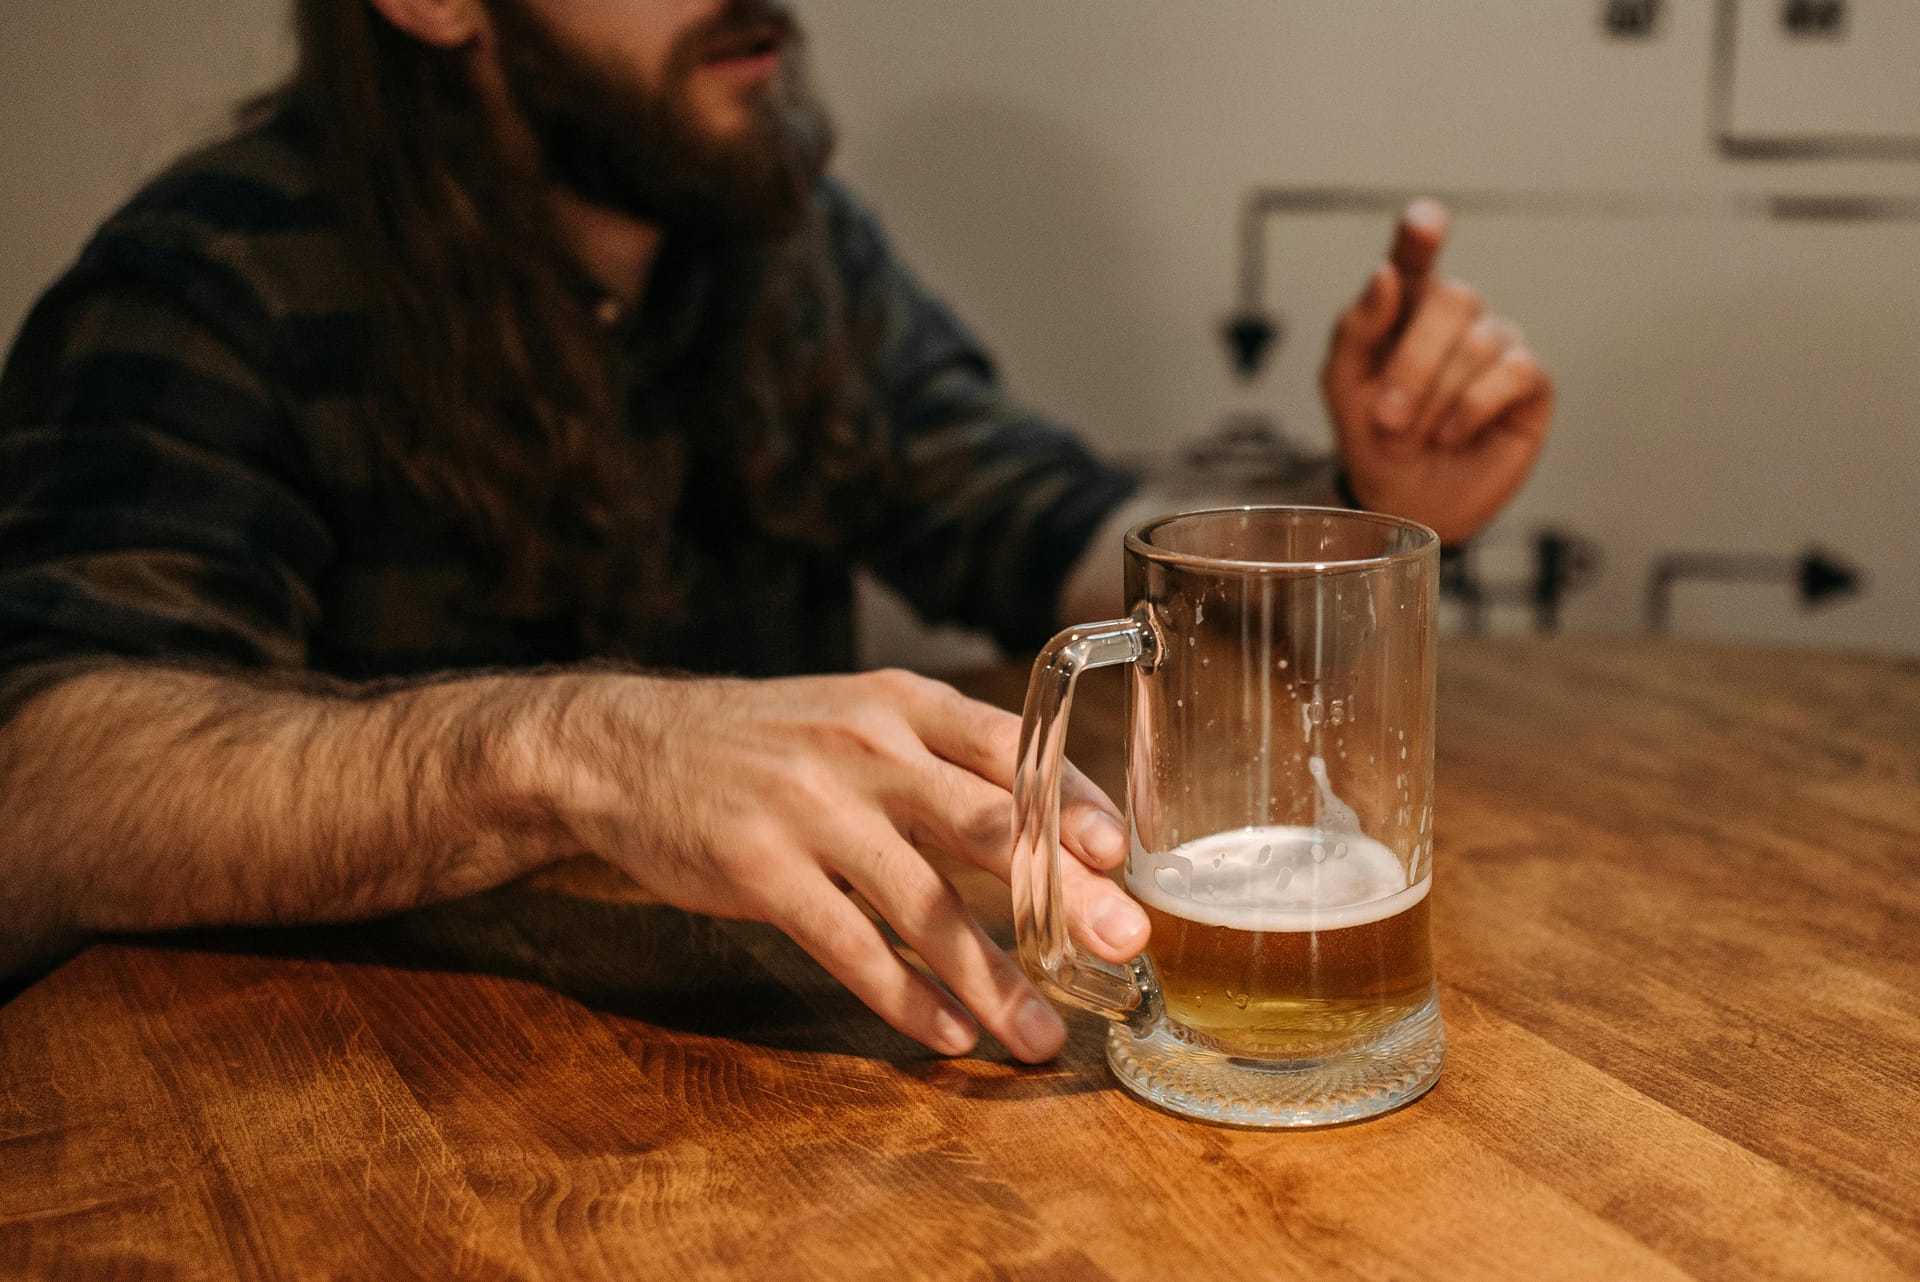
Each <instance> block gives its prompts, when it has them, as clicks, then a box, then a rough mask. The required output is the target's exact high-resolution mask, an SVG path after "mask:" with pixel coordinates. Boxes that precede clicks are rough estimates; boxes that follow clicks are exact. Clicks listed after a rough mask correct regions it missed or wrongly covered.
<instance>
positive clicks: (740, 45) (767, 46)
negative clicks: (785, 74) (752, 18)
mask: <svg viewBox="0 0 1920 1282" xmlns="http://www.w3.org/2000/svg"><path fill="white" fill-rule="evenodd" d="M786 43H787V33H786V32H785V31H784V30H782V29H780V28H778V27H772V26H765V27H760V28H758V29H756V30H753V31H745V32H740V33H738V34H732V35H728V36H724V37H722V38H720V39H718V40H716V41H714V43H713V47H712V48H710V49H709V50H708V51H707V56H706V57H705V58H704V59H702V61H704V62H707V63H717V62H756V61H759V60H761V59H765V58H772V59H775V60H778V59H779V57H780V51H781V49H782V48H784V47H785V46H786Z"/></svg>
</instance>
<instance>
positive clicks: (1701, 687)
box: [0, 641, 1920, 1280]
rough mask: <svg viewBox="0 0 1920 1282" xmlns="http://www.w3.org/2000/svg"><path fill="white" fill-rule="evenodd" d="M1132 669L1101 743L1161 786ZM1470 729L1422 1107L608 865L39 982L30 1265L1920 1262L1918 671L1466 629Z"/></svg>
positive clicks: (10, 1169)
mask: <svg viewBox="0 0 1920 1282" xmlns="http://www.w3.org/2000/svg"><path fill="white" fill-rule="evenodd" d="M1024 676H1025V674H1024V672H1021V671H1019V670H1016V669H1014V668H1008V669H1004V670H999V671H995V672H990V673H983V674H981V675H980V676H979V677H978V679H976V680H973V681H971V682H968V683H967V685H968V688H969V689H971V690H972V691H973V692H975V693H978V694H980V695H982V696H983V697H990V698H993V699H996V700H997V701H999V702H1001V703H1003V704H1010V705H1012V704H1017V700H1018V697H1019V694H1020V692H1021V689H1022V686H1023V685H1024ZM1122 690H1123V686H1122V683H1121V680H1120V679H1119V678H1118V677H1117V676H1115V674H1111V673H1095V674H1092V676H1090V677H1089V678H1088V680H1087V682H1086V684H1085V686H1084V688H1083V692H1082V695H1081V698H1080V701H1079V707H1078V709H1077V712H1076V725H1075V734H1074V738H1073V752H1074V754H1075V756H1076V758H1077V759H1078V760H1080V761H1081V762H1082V764H1083V765H1085V766H1086V767H1087V768H1088V769H1089V771H1090V773H1092V774H1093V775H1094V776H1095V778H1096V779H1098V780H1099V781H1100V782H1101V783H1102V784H1104V785H1105V786H1107V787H1108V788H1109V789H1110V790H1112V791H1114V792H1115V793H1116V795H1118V785H1119V783H1120V777H1119V776H1120V772H1121V768H1122V762H1121V757H1120V748H1119V745H1120V743H1121V735H1120V726H1121V720H1122V708H1121V694H1122ZM1440 726H1441V735H1440V746H1439V821H1438V830H1437V846H1436V851H1437V853H1436V869H1437V874H1436V875H1437V879H1438V880H1437V889H1436V892H1435V895H1436V897H1435V912H1434V929H1435V952H1436V961H1437V965H1438V967H1439V970H1440V975H1441V988H1442V997H1441V1000H1442V1008H1443V1010H1444V1012H1445V1016H1446V1019H1447V1025H1448V1031H1449V1036H1450V1043H1451V1057H1450V1060H1449V1063H1448V1066H1447V1070H1446V1072H1445V1074H1444V1076H1443V1077H1442V1079H1441V1081H1440V1084H1439V1085H1438V1086H1437V1087H1436V1088H1435V1089H1434V1091H1433V1092H1432V1093H1431V1094H1430V1095H1429V1096H1427V1097H1426V1098H1425V1099H1424V1100H1422V1101H1420V1102H1419V1103H1417V1104H1415V1105H1413V1106H1412V1107H1410V1108H1407V1109H1404V1110H1402V1111H1400V1112H1398V1113H1395V1114H1392V1115H1389V1116H1387V1117H1384V1118H1380V1119H1377V1120H1375V1121H1371V1122H1366V1123H1362V1124H1358V1125H1354V1126H1348V1127H1341V1128H1335V1129H1331V1130H1326V1131H1320V1132H1313V1133H1300V1134H1262V1133H1257V1132H1243V1131H1232V1130H1221V1129H1215V1128H1210V1127H1206V1126H1201V1125H1197V1124H1194V1123H1191V1122H1187V1121H1183V1120H1180V1119H1177V1118H1173V1117H1170V1116H1167V1115H1165V1114H1162V1113H1159V1112H1156V1111H1154V1110H1151V1109H1148V1108H1145V1107H1143V1106H1141V1105H1139V1104H1137V1103H1135V1102H1134V1101H1132V1100H1131V1098H1130V1097H1127V1096H1126V1095H1124V1094H1123V1093H1122V1092H1121V1091H1120V1090H1119V1089H1118V1088H1117V1087H1116V1086H1115V1085H1114V1084H1113V1082H1112V1081H1111V1079H1110V1078H1109V1077H1108V1076H1107V1073H1106V1069H1105V1065H1104V1060H1103V1058H1102V1037H1103V1031H1102V1028H1101V1026H1100V1025H1099V1024H1098V1022H1097V1021H1093V1020H1091V1019H1076V1020H1075V1021H1074V1022H1073V1036H1072V1038H1071V1040H1070V1041H1069V1044H1068V1047H1067V1050H1066V1052H1065V1053H1064V1054H1063V1055H1062V1056H1061V1057H1060V1059H1059V1060H1058V1061H1056V1062H1055V1063H1053V1064H1051V1065H1047V1066H1045V1067H1042V1068H1033V1069H1030V1068H1023V1067H1020V1066H1018V1065H1015V1064H1013V1063H1011V1062H1010V1061H1009V1060H1008V1059H1007V1058H1006V1057H1005V1056H1004V1055H1002V1054H1000V1053H999V1052H998V1051H997V1050H996V1049H995V1048H992V1047H987V1048H985V1049H984V1050H983V1052H982V1054H980V1055H979V1056H977V1057H975V1058H970V1059H967V1060H960V1061H946V1060H941V1059H938V1058H935V1057H933V1056H931V1055H930V1054H927V1053H925V1052H923V1051H920V1050H919V1049H917V1048H916V1047H914V1046H913V1045H911V1044H910V1043H907V1042H905V1041H904V1040H902V1039H901V1038H899V1037H898V1036H897V1035H895V1034H894V1033H892V1032H891V1031H890V1030H888V1029H887V1028H886V1027H885V1026H884V1025H882V1024H881V1023H880V1022H879V1021H878V1020H877V1019H875V1018H873V1017H872V1016H870V1015H868V1014H867V1013H865V1012H864V1011H863V1010H862V1009H861V1008H860V1007H859V1005H858V1004H857V1003H855V1002H854V1001H853V1000H852V999H851V998H850V997H848V996H847V995H846V994H845V993H844V992H842V991H840V990H839V989H838V988H837V987H836V986H835V985H834V984H833V983H832V982H831V981H830V980H829V979H828V978H827V977H826V976H825V975H824V974H823V973H822V972H821V971H820V970H819V969H818V968H817V967H816V966H814V965H813V963H812V962H811V961H809V960H808V959H807V958H806V957H805V956H804V955H803V954H801V953H800V952H799V951H798V950H797V949H795V948H794V947H793V946H792V945H791V944H789V943H788V942H787V941H786V940H785V939H783V938H782V937H781V936H779V935H778V934H777V933H775V932H772V931H770V930H767V929H764V928H761V927H756V926H751V925H743V924H739V923H724V922H715V921H710V920H706V919H701V918H695V917H691V916H688V915H686V914H683V913H679V912H677V911H675V910H673V909H669V908H665V907H662V906H659V905H652V904H646V903H642V902H638V901H637V899H636V897H635V896H634V895H633V893H632V890H631V887H630V886H629V885H628V884H627V883H625V882H624V881H623V880H622V879H620V878H619V877H617V875H615V874H613V873H611V871H610V870H608V869H605V868H604V867H602V866H599V865H593V864H578V865H572V866H568V867H565V868H562V869H558V870H555V871H553V872H550V873H548V874H545V875H543V876H542V877H540V878H537V879H534V880H532V881H530V882H527V883H522V884H520V885H518V886H514V887H509V888H506V889H503V890H500V891H496V892H494V893H492V894H488V895H483V896H479V897H477V898H474V899H470V900H466V901H463V902H460V903H456V904H449V905H444V906H441V907H439V908H435V909H430V910H425V911H422V912H417V913H411V914H407V915H404V916H401V917H396V918H393V919H390V920H386V921H382V922H376V923H369V924H366V925H361V926H356V927H338V928H329V929H313V930H289V931H280V932H220V933H204V934H198V935H185V936H178V937H172V938H166V939H147V940H128V941H112V942H107V943H102V944H98V945H96V946H94V947H92V948H89V949H88V950H87V951H85V952H84V953H82V954H80V955H79V956H77V957H75V958H73V959H71V960H70V961H68V962H67V963H66V964H65V965H63V966H61V967H59V968H58V969H56V970H55V971H53V972H52V973H51V974H49V975H48V976H46V977H45V978H43V979H41V980H40V981H39V982H37V983H35V984H33V985H32V986H30V987H28V988H27V989H26V990H25V991H24V992H22V993H21V994H20V995H19V996H17V997H15V998H14V999H13V1000H12V1001H10V1002H8V1003H7V1004H6V1005H5V1006H3V1007H0V1276H7V1277H13V1276H20V1277H35V1278H40V1277H87V1278H121V1277H124V1278H182V1279H185V1278H235V1277H239V1278H319V1277H352V1278H372V1277H420V1278H428V1277H433V1278H450V1277H458V1278H535V1277H539V1278H656V1277H657V1278H674V1279H696V1278H769V1277H778V1278H830V1279H848V1278H899V1277H928V1278H955V1279H975V1278H978V1279H988V1278H998V1279H1049V1280H1054V1279H1067V1280H1071V1279H1132V1278H1140V1279H1147V1278H1153V1279H1162V1278H1165V1277H1167V1276H1188V1275H1192V1276H1220V1275H1226V1276H1232V1275H1234V1274H1238V1275H1240V1276H1246V1277H1259V1278H1266V1277H1288V1278H1290V1277H1300V1278H1396V1279H1412V1278H1430V1277H1431V1278H1441V1277H1471V1278H1540V1277H1553V1278H1588V1277H1591V1278H1596V1279H1599V1278H1607V1279H1615V1278H1621V1277H1631V1278H1687V1277H1693V1278H1739V1279H1748V1278H1841V1277H1844V1278H1899V1277H1915V1276H1920V663H1915V662H1913V661H1906V660H1895V659H1886V658H1871V657H1846V656H1832V655H1813V654H1805V653H1795V652H1788V651H1775V650H1758V649H1745V648H1736V647H1713V646H1697V645H1682V644H1656V643H1648V642H1639V641H1617V642H1610V641H1580V642H1573V641H1558V642H1551V643H1543V642H1537V641H1526V642H1478V643H1471V644H1465V643H1456V644H1450V645H1449V646H1448V647H1447V648H1446V649H1445V650H1444V651H1443V655H1442V668H1441V716H1440ZM949 871H950V872H951V874H952V875H953V876H954V877H955V880H956V881H957V882H958V883H959V884H960V885H961V887H962V890H963V892H964V893H965V894H966V895H967V896H968V899H969V901H970V902H971V903H973V904H974V905H975V907H976V910H977V911H979V912H980V913H981V914H982V916H983V917H984V918H985V919H986V920H987V921H988V922H989V924H990V925H991V926H992V928H993V929H994V930H995V931H996V933H997V935H998V936H999V938H1001V940H1002V941H1003V942H1008V910H1007V904H1006V891H1005V888H1004V887H1002V886H1000V885H999V884H998V883H996V882H994V881H993V880H992V879H991V878H989V877H986V876H985V875H984V874H978V873H970V872H968V871H966V870H962V869H950V870H949Z"/></svg>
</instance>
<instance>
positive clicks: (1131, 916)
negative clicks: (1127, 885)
mask: <svg viewBox="0 0 1920 1282" xmlns="http://www.w3.org/2000/svg"><path fill="white" fill-rule="evenodd" d="M1093 933H1094V934H1096V935H1098V936H1100V938H1101V940H1102V941H1103V942H1104V943H1105V944H1106V945H1107V946H1108V947H1109V948H1111V949H1113V950H1114V951H1115V952H1123V951H1132V952H1137V951H1139V948H1140V945H1141V944H1142V943H1143V942H1145V940H1146V937H1147V915H1146V914H1145V913H1143V912H1141V911H1140V905H1138V904H1136V903H1134V902H1133V901H1132V900H1131V899H1128V898H1127V897H1126V896H1125V895H1115V896H1113V897H1112V898H1110V899H1108V900H1107V902H1106V903H1104V904H1102V905H1100V907H1098V908H1096V909H1094V912H1093Z"/></svg>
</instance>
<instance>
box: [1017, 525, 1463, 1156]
mask: <svg viewBox="0 0 1920 1282" xmlns="http://www.w3.org/2000/svg"><path fill="white" fill-rule="evenodd" d="M1125 556H1126V600H1127V601H1128V602H1129V603H1130V604H1131V606H1132V609H1133V613H1132V614H1131V615H1130V616H1129V617H1127V618H1124V619H1113V620H1110V621H1108V622H1105V623H1089V624H1083V625H1081V626H1078V627H1073V628H1068V629H1067V630H1066V631H1064V632H1062V633H1060V634H1059V635H1058V636H1056V637H1055V638H1054V639H1053V641H1052V642H1051V643H1049V644H1048V646H1047V647H1046V649H1045V650H1043V651H1042V652H1041V654H1040V657H1039V659H1038V660H1037V661H1036V662H1035V664H1034V668H1033V678H1032V682H1031V684H1030V685H1029V687H1028V690H1027V700H1026V712H1025V716H1024V718H1023V724H1022V727H1021V743H1020V759H1019V764H1018V770H1017V775H1016V779H1015V783H1014V847H1013V903H1014V919H1015V924H1016V929H1017V932H1018V937H1019V950H1020V958H1021V961H1022V963H1023V964H1024V965H1025V967H1026V969H1027V971H1028V972H1029V973H1030V974H1031V975H1032V976H1033V977H1034V979H1035V981H1036V982H1037V983H1039V984H1040V986H1041V987H1042V988H1043V989H1044V990H1045V991H1046V992H1047V993H1048V994H1049V995H1050V996H1051V997H1053V998H1054V999H1056V1000H1057V1001H1061V1002H1064V1003H1068V1004H1071V1005H1074V1006H1079V1007H1083V1008H1085V1009H1087V1010H1091V1011H1094V1012H1097V1013H1098V1014H1101V1015H1104V1016H1106V1017H1107V1018H1108V1019H1109V1020H1111V1021H1113V1026H1112V1027H1111V1028H1110V1029H1109V1030H1108V1038H1107V1062H1108V1063H1109V1064H1110V1065H1111V1066H1112V1068H1113V1071H1114V1073H1115V1075H1116V1076H1118V1077H1119V1079H1120V1081H1121V1082H1122V1083H1123V1084H1124V1085H1125V1086H1126V1087H1127V1088H1128V1089H1129V1090H1131V1091H1133V1092H1134V1093H1135V1094H1136V1095H1139V1096H1140V1097H1141V1098H1143V1099H1146V1100H1148V1101H1150V1102H1152V1103H1154V1104H1157V1105H1159V1106H1161V1107H1163V1108H1166V1109H1168V1110H1170V1111H1172V1112H1175V1113H1182V1114H1186V1115H1188V1116H1192V1117H1197V1118H1203V1119H1206V1120H1208V1121H1214V1122H1224V1123H1229V1124H1233V1125H1239V1126H1274V1127H1278V1126H1316V1125H1322V1124H1326V1123H1331V1122H1344V1121H1351V1120H1354V1119H1357V1118H1362V1117H1370V1116H1372V1115H1374V1114H1376V1113H1380V1112H1384V1111H1386V1110H1387V1109H1390V1108H1394V1107H1396V1106H1397V1105H1399V1104H1402V1103H1405V1102H1406V1101H1408V1100H1411V1099H1414V1098H1416V1097H1418V1096H1419V1095H1420V1094H1422V1093H1423V1092H1424V1091H1426V1090H1427V1088H1428V1087H1430V1086H1432V1085H1433V1082H1434V1080H1435V1079H1436V1078H1437V1077H1438V1076H1439V1074H1440V1066H1441V1062H1442V1060H1443V1058H1444V1056H1445V1046H1446V1043H1445V1038H1444V1035H1443V1033H1442V1030H1441V1025H1440V1014H1439V1007H1438V1004H1437V1001H1436V994H1435V988H1434V977H1433V958H1432V952H1431V949H1430V946H1429V942H1428V929H1427V917H1428V912H1429V905H1430V902H1431V899H1430V896H1429V893H1428V892H1429V889H1430V887H1431V886H1432V880H1433V878H1432V873H1433V704H1434V614H1435V609H1436V586H1437V576H1438V565H1439V540H1438V539H1437V538H1436V537H1435V535H1434V533H1433V532H1432V531H1431V530H1428V529H1427V528H1425V527H1424V526H1421V525H1417V524H1415V523H1413V522H1411V521H1403V520H1399V519H1397V518H1395V517H1389V516H1379V515H1375V514H1372V513H1367V512H1350V511H1343V510H1336V509H1327V508H1297V507H1295V508H1289V507H1245V508H1229V509H1222V510H1216V511H1205V512H1190V513H1184V514H1179V515H1174V516H1165V517H1161V518H1159V519H1157V520H1152V521H1148V522H1146V523H1145V524H1143V525H1140V526H1137V527H1135V528H1134V529H1133V530H1132V531H1131V532H1130V533H1129V534H1128V535H1127V538H1126V552H1125ZM1117 663H1130V664H1132V665H1133V670H1132V680H1131V685H1130V688H1129V693H1128V700H1127V725H1128V727H1129V740H1130V742H1129V744H1128V753H1127V787H1126V797H1127V805H1126V809H1127V812H1128V827H1129V829H1130V830H1131V832H1132V850H1131V853H1130V854H1129V855H1128V857H1127V861H1126V868H1125V879H1126V887H1127V889H1128V891H1129V892H1130V893H1131V894H1132V895H1133V897H1134V898H1135V899H1136V900H1138V901H1139V902H1140V904H1141V905H1142V907H1143V908H1144V909H1145V910H1146V913H1147V917H1148V920H1149V921H1150V922H1151V923H1152V934H1151V936H1150V938H1149V939H1148V942H1147V945H1146V949H1145V951H1144V952H1142V954H1141V955H1140V956H1139V957H1137V958H1135V959H1134V960H1133V961H1132V962H1131V963H1129V964H1126V965H1115V964H1113V963H1111V962H1108V961H1106V960H1105V959H1103V958H1100V957H1096V956H1093V955H1092V954H1090V953H1088V952H1086V951H1085V950H1083V949H1082V948H1080V947H1079V946H1078V945H1077V944H1075V943H1074V941H1073V940H1072V939H1070V938H1069V937H1068V933H1067V924H1066V922H1067V917H1066V912H1065V905H1064V904H1063V902H1062V890H1061V887H1062V881H1061V865H1060V861H1061V859H1062V858H1063V853H1062V850H1061V846H1060V842H1059V826H1060V765H1061V754H1062V750H1063V748H1064V745H1065V740H1066V726H1067V718H1068V715H1069V712H1070V710H1071V707H1072V703H1073V689H1074V682H1075V680H1076V679H1077V678H1078V677H1079V675H1080V674H1081V673H1082V672H1084V671H1086V670H1088V669H1090V668H1098V667H1103V666H1106V665H1108V664H1117Z"/></svg>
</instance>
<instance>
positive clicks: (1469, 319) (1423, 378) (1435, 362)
mask: <svg viewBox="0 0 1920 1282" xmlns="http://www.w3.org/2000/svg"><path fill="white" fill-rule="evenodd" d="M1479 315H1480V296H1479V295H1478V294H1476V293H1474V291H1473V290H1472V289H1470V288H1468V287H1467V286H1466V285H1464V284H1461V283H1460V282H1458V281H1447V282H1446V283H1444V284H1440V285H1435V286H1433V287H1432V288H1431V289H1429V290H1428V291H1427V294H1426V297H1425V298H1424V299H1423V300H1422V301H1421V303H1420V305H1419V307H1418V308H1417V309H1416V310H1415V311H1414V313H1413V319H1412V320H1411V321H1410V322H1409V323H1408V325H1407V328H1406V332H1405V333H1404V334H1402V335H1401V337H1400V341H1399V343H1398V344H1397V345H1396V346H1395V347H1394V349H1393V355H1392V356H1390V357H1388V358H1387V363H1386V367H1385V368H1384V369H1382V370H1381V372H1380V385H1381V390H1380V395H1379V399H1378V400H1377V401H1376V402H1375V403H1374V411H1373V413H1374V422H1375V425H1376V426H1378V427H1379V428H1380V430H1382V431H1384V432H1388V433H1393V434H1401V433H1406V432H1407V431H1408V429H1410V428H1412V427H1413V426H1414V421H1415V417H1416V415H1417V414H1418V412H1419V408H1420V405H1421V403H1422V402H1423V401H1425V400H1426V399H1427V397H1428V396H1430V395H1431V394H1432V392H1433V387H1434V381H1435V379H1436V378H1437V377H1438V375H1439V373H1440V370H1441V367H1442V366H1443V365H1444V364H1445V363H1446V360H1447V358H1448V356H1450V355H1451V354H1452V352H1453V349H1454V348H1455V347H1457V346H1458V345H1459V344H1460V342H1461V340H1462V339H1463V338H1465V337H1466V334H1467V331H1468V330H1469V329H1470V328H1471V327H1472V325H1473V323H1474V321H1475V320H1477V319H1478V318H1479Z"/></svg>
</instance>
